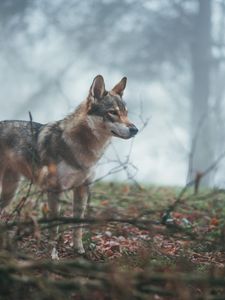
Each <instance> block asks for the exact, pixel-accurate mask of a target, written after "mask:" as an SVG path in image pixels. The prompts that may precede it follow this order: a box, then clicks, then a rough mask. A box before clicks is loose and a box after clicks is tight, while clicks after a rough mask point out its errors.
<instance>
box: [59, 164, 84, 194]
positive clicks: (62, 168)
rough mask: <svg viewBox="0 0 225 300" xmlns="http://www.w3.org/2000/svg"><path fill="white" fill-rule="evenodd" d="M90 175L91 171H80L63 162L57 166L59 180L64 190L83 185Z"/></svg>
mask: <svg viewBox="0 0 225 300" xmlns="http://www.w3.org/2000/svg"><path fill="white" fill-rule="evenodd" d="M89 175H90V169H87V170H80V169H75V168H73V167H71V166H69V165H68V164H67V163H66V162H64V161H61V162H60V163H59V164H58V165H57V179H58V183H59V184H60V186H61V189H62V190H67V189H70V188H72V187H74V186H79V185H81V184H82V183H83V182H84V181H85V180H86V179H87V178H88V177H89Z"/></svg>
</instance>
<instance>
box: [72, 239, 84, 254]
mask: <svg viewBox="0 0 225 300" xmlns="http://www.w3.org/2000/svg"><path fill="white" fill-rule="evenodd" d="M73 249H74V252H76V253H78V254H84V253H85V250H84V246H83V243H82V242H75V243H74V244H73Z"/></svg>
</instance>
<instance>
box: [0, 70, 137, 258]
mask: <svg viewBox="0 0 225 300" xmlns="http://www.w3.org/2000/svg"><path fill="white" fill-rule="evenodd" d="M126 83H127V78H126V77H123V78H122V80H121V81H120V82H119V83H117V84H116V85H115V86H114V87H113V88H112V89H111V90H110V91H106V89H105V83H104V78H103V77H102V76H101V75H97V76H96V77H95V78H94V80H93V82H92V85H91V87H90V89H89V93H88V96H87V98H86V100H85V101H83V102H82V103H81V104H80V105H79V106H78V107H77V108H76V109H75V111H74V112H73V113H71V114H70V115H68V116H66V117H65V118H64V119H62V120H59V121H56V122H52V123H47V124H40V123H36V122H33V121H17V120H12V121H1V122H0V183H1V196H0V209H1V210H3V209H4V208H5V207H6V206H7V205H8V204H9V203H10V201H11V200H12V198H13V196H14V194H15V191H16V189H17V187H18V183H19V180H20V177H21V176H23V177H26V178H28V179H29V180H30V181H31V182H32V183H34V184H37V185H38V186H39V187H40V188H41V190H42V191H46V193H47V198H48V206H49V210H50V216H51V217H55V216H57V205H58V200H59V194H60V193H61V192H62V191H65V190H69V189H72V190H73V216H74V217H77V218H81V219H82V218H84V213H85V208H86V206H87V200H88V195H89V185H90V183H91V181H92V180H93V170H94V166H95V165H96V163H97V161H98V160H99V159H100V158H101V156H102V155H103V153H104V150H105V149H106V147H107V145H108V144H109V142H110V139H111V138H112V137H118V138H122V139H129V138H131V137H134V136H135V135H136V134H137V132H138V129H137V127H136V126H135V125H134V124H133V123H131V122H130V121H129V119H128V111H127V107H126V104H125V102H124V101H123V99H122V96H123V92H124V89H125V87H126ZM73 247H74V250H75V251H76V252H78V253H80V254H82V253H84V252H85V250H84V247H83V242H82V227H78V228H75V229H74V232H73Z"/></svg>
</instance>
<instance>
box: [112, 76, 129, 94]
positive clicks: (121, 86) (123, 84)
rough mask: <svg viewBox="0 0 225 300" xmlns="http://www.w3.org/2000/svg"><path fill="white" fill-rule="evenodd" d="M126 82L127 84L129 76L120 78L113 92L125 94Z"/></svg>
mask: <svg viewBox="0 0 225 300" xmlns="http://www.w3.org/2000/svg"><path fill="white" fill-rule="evenodd" d="M126 84H127V77H123V78H122V79H121V80H120V82H119V83H117V84H116V85H115V86H114V88H113V89H112V92H113V93H115V94H117V95H120V96H123V91H124V90H125V87H126Z"/></svg>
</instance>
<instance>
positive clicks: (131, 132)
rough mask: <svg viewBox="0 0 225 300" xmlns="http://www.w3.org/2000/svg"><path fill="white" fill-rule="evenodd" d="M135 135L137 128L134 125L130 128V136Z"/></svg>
mask: <svg viewBox="0 0 225 300" xmlns="http://www.w3.org/2000/svg"><path fill="white" fill-rule="evenodd" d="M137 133H138V129H137V127H136V126H134V125H132V126H131V127H130V134H131V135H132V136H135V135H136V134H137Z"/></svg>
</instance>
